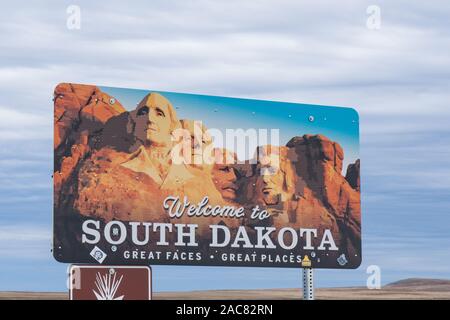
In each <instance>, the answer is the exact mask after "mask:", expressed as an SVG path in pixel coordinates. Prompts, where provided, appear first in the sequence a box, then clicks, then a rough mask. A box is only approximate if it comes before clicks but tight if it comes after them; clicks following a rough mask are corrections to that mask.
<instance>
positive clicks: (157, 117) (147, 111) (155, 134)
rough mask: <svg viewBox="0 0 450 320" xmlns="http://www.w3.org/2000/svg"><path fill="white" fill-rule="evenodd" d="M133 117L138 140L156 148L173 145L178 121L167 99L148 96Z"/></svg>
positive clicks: (154, 95)
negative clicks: (175, 125)
mask: <svg viewBox="0 0 450 320" xmlns="http://www.w3.org/2000/svg"><path fill="white" fill-rule="evenodd" d="M132 116H133V118H134V121H135V136H136V137H137V138H138V139H140V140H141V141H143V142H144V143H149V144H151V145H156V146H170V145H171V143H172V140H171V133H172V131H173V127H174V124H175V123H176V122H177V121H178V120H177V119H176V117H175V112H174V110H173V107H172V105H171V104H170V102H169V101H168V100H167V99H166V98H164V97H163V96H161V95H159V94H157V93H152V94H149V95H147V96H146V97H145V98H144V99H143V100H142V101H141V102H140V103H139V105H138V106H137V108H136V110H135V111H134V112H133V114H132Z"/></svg>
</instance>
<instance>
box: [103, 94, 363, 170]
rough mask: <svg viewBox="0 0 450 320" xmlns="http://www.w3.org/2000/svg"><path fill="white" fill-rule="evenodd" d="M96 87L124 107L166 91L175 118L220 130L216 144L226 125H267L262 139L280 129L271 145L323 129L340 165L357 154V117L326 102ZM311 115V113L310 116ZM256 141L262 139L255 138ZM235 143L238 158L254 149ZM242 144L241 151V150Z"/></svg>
mask: <svg viewBox="0 0 450 320" xmlns="http://www.w3.org/2000/svg"><path fill="white" fill-rule="evenodd" d="M100 88H101V89H102V90H103V91H104V92H106V93H108V94H110V95H112V96H113V97H115V98H116V99H118V101H120V102H121V104H122V105H123V106H124V107H125V109H127V110H133V109H135V108H136V105H137V104H138V103H139V102H140V101H141V100H142V99H143V98H144V97H145V96H146V95H147V94H149V93H150V92H158V93H160V94H162V95H163V96H165V97H166V98H167V99H169V101H170V102H171V103H172V105H173V106H174V108H175V111H176V113H177V116H178V118H179V119H191V120H195V121H202V123H203V124H204V125H205V126H206V127H207V128H208V129H212V128H214V129H217V130H220V132H221V133H222V137H223V139H219V137H218V138H217V139H216V140H215V141H214V145H215V146H216V147H224V146H225V145H226V144H227V143H229V142H228V141H226V130H227V129H235V130H236V129H243V130H248V129H255V130H267V131H268V133H267V134H264V136H265V137H266V139H267V142H271V141H272V140H271V139H273V137H271V135H270V130H271V129H276V130H279V140H278V141H277V142H276V143H274V144H276V145H286V143H287V142H288V141H289V140H290V139H291V138H293V137H295V136H302V135H304V134H323V135H325V136H326V137H328V138H329V139H331V140H333V141H337V142H338V143H339V144H340V145H341V146H342V147H343V149H344V153H345V157H344V170H343V175H344V176H345V172H346V168H347V165H348V164H349V163H354V162H355V161H356V160H357V159H358V158H359V154H358V152H359V119H358V114H357V113H356V111H355V110H354V109H351V108H343V107H339V108H336V107H330V106H315V105H308V104H299V103H286V102H279V101H267V100H254V99H239V98H229V97H218V96H205V95H198V94H185V93H176V92H164V91H156V90H138V89H127V88H111V87H103V86H100ZM310 117H312V118H310ZM255 142H256V143H258V144H260V145H261V144H267V143H264V142H262V141H255ZM245 147H246V148H235V149H234V150H233V151H234V152H236V153H237V156H238V158H239V160H244V159H249V158H251V157H252V156H253V155H254V150H247V149H249V148H250V144H249V143H247V145H246V146H245ZM244 149H245V150H244Z"/></svg>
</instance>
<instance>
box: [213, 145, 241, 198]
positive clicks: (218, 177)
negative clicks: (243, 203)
mask: <svg viewBox="0 0 450 320" xmlns="http://www.w3.org/2000/svg"><path fill="white" fill-rule="evenodd" d="M214 153H215V161H216V164H215V165H214V167H213V170H212V175H213V181H214V184H215V185H216V188H217V190H219V192H220V193H221V195H222V197H223V198H224V199H225V200H231V201H235V200H236V199H237V196H238V189H239V186H238V183H237V181H238V178H239V172H238V171H237V170H236V169H235V168H234V167H233V166H232V164H233V163H235V161H236V155H235V154H233V153H231V152H229V151H227V150H225V149H215V150H214ZM227 157H228V158H227Z"/></svg>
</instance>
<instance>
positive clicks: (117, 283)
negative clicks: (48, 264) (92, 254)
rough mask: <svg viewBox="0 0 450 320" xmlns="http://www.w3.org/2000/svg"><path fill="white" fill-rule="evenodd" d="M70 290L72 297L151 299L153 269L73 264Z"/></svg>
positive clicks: (71, 298) (76, 298)
mask: <svg viewBox="0 0 450 320" xmlns="http://www.w3.org/2000/svg"><path fill="white" fill-rule="evenodd" d="M69 293H70V300H151V298H152V283H151V269H150V268H149V267H146V266H87V265H72V266H71V267H70V275H69Z"/></svg>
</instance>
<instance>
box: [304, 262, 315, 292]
mask: <svg viewBox="0 0 450 320" xmlns="http://www.w3.org/2000/svg"><path fill="white" fill-rule="evenodd" d="M313 280H314V279H313V269H312V268H303V300H314V282H313Z"/></svg>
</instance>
